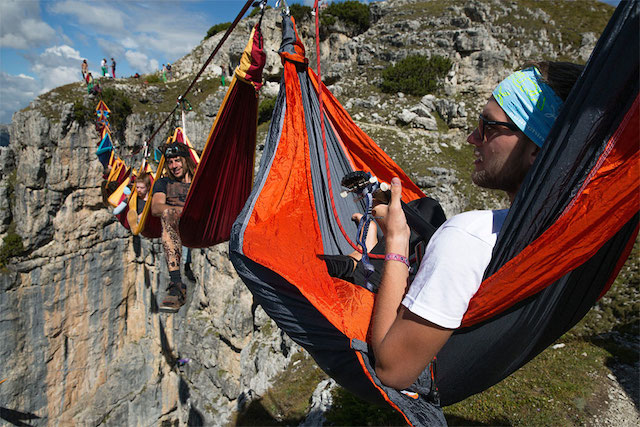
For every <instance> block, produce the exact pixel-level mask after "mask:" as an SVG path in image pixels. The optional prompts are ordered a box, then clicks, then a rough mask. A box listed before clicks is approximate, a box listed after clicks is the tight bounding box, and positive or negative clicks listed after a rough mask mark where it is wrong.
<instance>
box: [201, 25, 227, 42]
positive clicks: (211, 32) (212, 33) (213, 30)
mask: <svg viewBox="0 0 640 427" xmlns="http://www.w3.org/2000/svg"><path fill="white" fill-rule="evenodd" d="M230 26H231V22H221V23H220V24H216V25H214V26H213V27H211V28H209V31H207V35H206V36H204V39H205V40H206V39H208V38H209V37H213V36H215V35H216V34H218V33H219V32H221V31H227V28H229V27H230Z"/></svg>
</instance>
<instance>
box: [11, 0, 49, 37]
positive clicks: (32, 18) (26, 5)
mask: <svg viewBox="0 0 640 427" xmlns="http://www.w3.org/2000/svg"><path fill="white" fill-rule="evenodd" d="M55 36H56V32H55V31H54V29H53V28H51V26H49V24H47V23H45V22H43V21H42V19H41V18H40V3H39V2H35V1H21V2H18V1H7V0H3V1H2V3H1V4H0V46H1V47H7V48H14V49H29V48H32V47H38V46H42V45H43V44H44V43H46V42H51V40H52V39H53V38H54V37H55Z"/></svg>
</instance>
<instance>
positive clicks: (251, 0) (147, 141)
mask: <svg viewBox="0 0 640 427" xmlns="http://www.w3.org/2000/svg"><path fill="white" fill-rule="evenodd" d="M253 2H254V0H247V3H246V4H245V5H244V7H243V8H242V10H241V11H240V13H238V16H236V19H235V20H234V21H233V23H232V24H231V26H230V27H229V28H227V31H226V32H225V33H224V36H222V39H220V41H219V42H218V45H217V46H216V48H215V49H214V50H213V52H212V53H211V55H209V58H208V59H207V60H206V61H205V63H204V65H202V67H201V68H200V71H198V74H196V76H195V77H194V79H193V80H192V81H191V84H190V85H189V87H188V88H187V89H186V90H185V91H184V93H183V94H182V95H180V96H178V100H177V102H176V105H175V107H173V110H171V112H170V113H169V114H167V116H166V117H165V119H164V120H163V121H162V123H160V125H159V126H158V127H157V128H156V130H155V131H153V133H152V134H151V136H150V137H149V138H148V139H147V140H146V141H145V143H144V145H143V147H140V148H139V149H137V150H136V151H135V152H134V153H133V154H138V153H139V152H140V150H142V149H143V148H145V147H146V146H147V145H149V143H150V142H151V141H153V138H155V137H156V135H157V134H158V132H159V131H160V129H162V127H163V126H164V125H165V124H166V123H167V121H168V120H169V119H170V118H171V117H172V116H173V114H174V113H175V112H176V110H177V109H178V106H180V105H181V103H182V101H183V100H184V99H185V98H186V96H187V95H188V94H189V92H190V91H191V89H193V87H194V86H195V84H196V83H197V81H198V79H199V78H200V76H201V75H202V73H203V72H204V70H205V69H206V68H207V66H208V65H209V64H210V63H211V61H212V60H213V57H214V56H215V55H216V54H217V53H218V51H219V50H220V48H221V47H222V45H223V44H224V42H225V41H226V40H227V38H228V37H229V35H230V34H231V32H232V31H233V30H234V29H235V27H236V26H237V25H238V23H239V22H240V20H241V19H242V17H243V16H244V14H245V13H246V12H247V10H248V9H249V7H250V6H251V4H253ZM145 150H146V148H145Z"/></svg>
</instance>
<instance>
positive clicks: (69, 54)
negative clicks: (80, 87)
mask: <svg viewBox="0 0 640 427" xmlns="http://www.w3.org/2000/svg"><path fill="white" fill-rule="evenodd" d="M81 62H82V57H81V56H80V52H78V51H77V50H75V49H74V48H72V47H71V46H67V45H61V46H53V47H50V48H47V49H46V50H45V51H44V52H42V53H41V54H40V56H38V57H37V58H35V60H34V62H33V64H32V66H31V70H32V71H33V72H34V73H35V74H36V75H37V76H38V78H39V80H40V85H41V90H40V93H43V92H46V91H48V90H51V89H53V88H54V87H58V86H60V85H65V84H67V83H72V82H75V81H80V79H81V78H82V76H81V75H80V63H81Z"/></svg>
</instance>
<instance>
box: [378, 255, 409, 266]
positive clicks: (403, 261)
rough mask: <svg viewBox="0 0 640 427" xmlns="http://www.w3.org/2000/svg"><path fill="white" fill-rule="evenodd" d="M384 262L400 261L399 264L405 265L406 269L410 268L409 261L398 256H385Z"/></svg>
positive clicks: (404, 257)
mask: <svg viewBox="0 0 640 427" xmlns="http://www.w3.org/2000/svg"><path fill="white" fill-rule="evenodd" d="M384 260H385V261H400V262H401V263H403V264H404V265H406V266H407V268H410V265H409V260H408V259H407V257H406V256H402V255H400V254H394V253H388V254H386V255H385V256H384Z"/></svg>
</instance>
